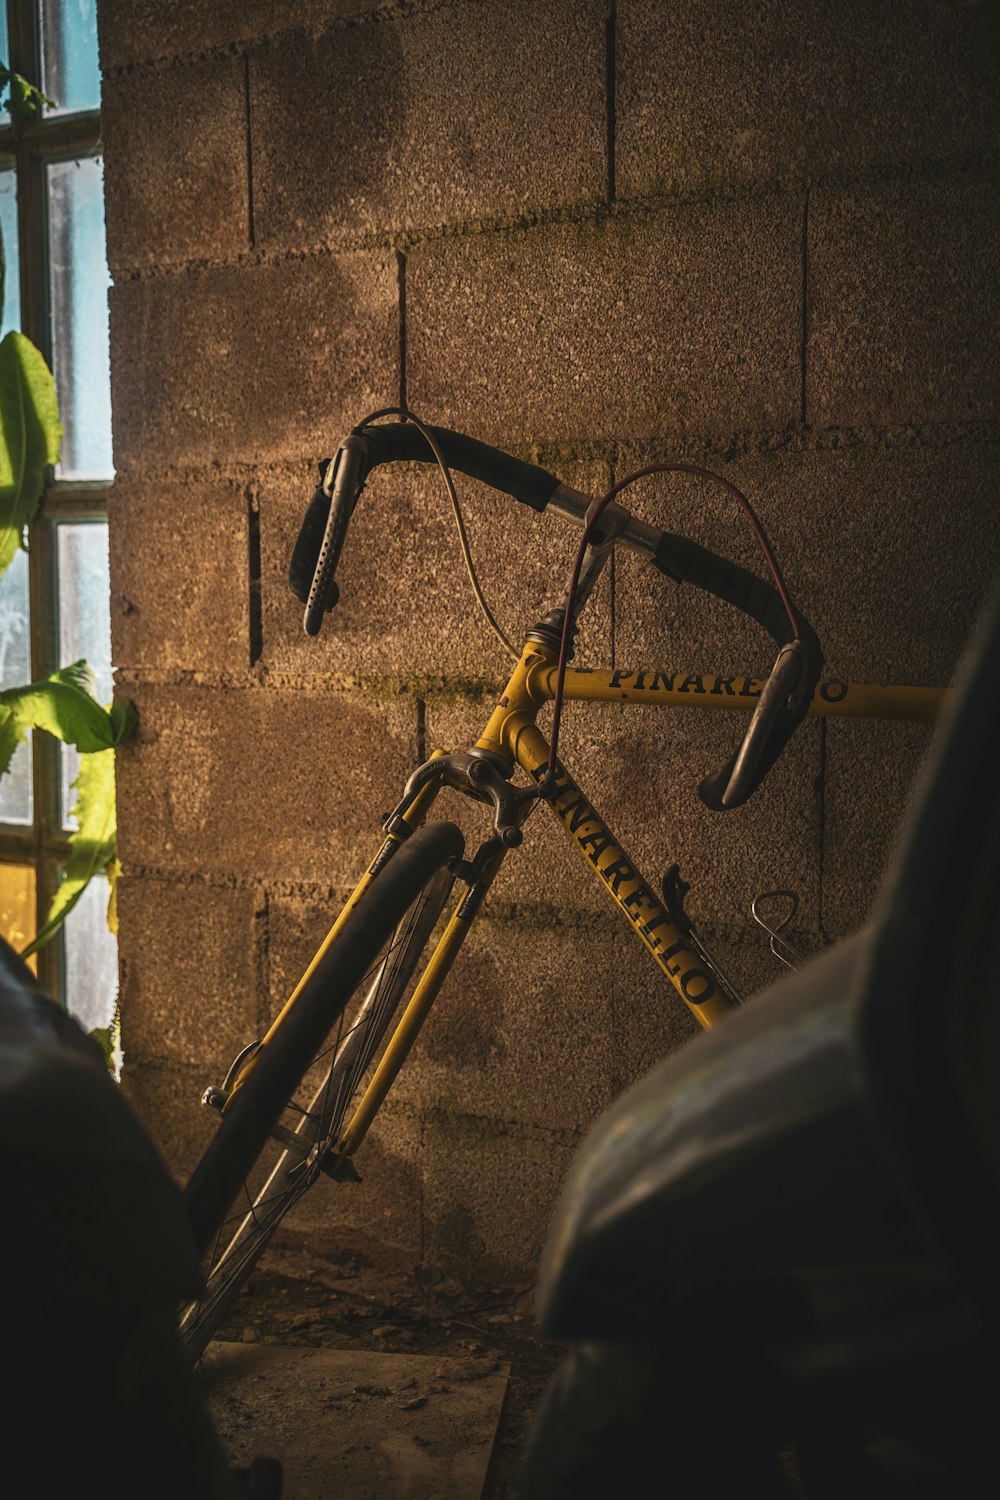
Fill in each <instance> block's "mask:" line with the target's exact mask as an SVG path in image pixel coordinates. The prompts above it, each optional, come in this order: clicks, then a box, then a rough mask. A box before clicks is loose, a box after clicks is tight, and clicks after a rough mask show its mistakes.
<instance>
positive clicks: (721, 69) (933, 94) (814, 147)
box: [615, 0, 998, 197]
mask: <svg viewBox="0 0 1000 1500" xmlns="http://www.w3.org/2000/svg"><path fill="white" fill-rule="evenodd" d="M617 12H618V28H617V68H616V78H617V86H616V99H615V103H616V109H615V115H616V146H617V153H616V154H617V185H618V191H619V193H620V194H621V195H622V196H626V197H628V196H633V195H638V194H643V193H649V192H657V191H660V192H662V191H666V192H676V191H683V190H685V189H688V190H690V189H692V188H695V187H705V186H709V185H714V184H723V185H730V184H732V185H737V184H738V185H751V184H756V183H761V182H768V181H771V180H775V179H778V180H780V179H787V178H789V177H805V176H815V175H817V174H821V173H837V172H850V173H851V174H852V175H855V174H859V173H862V172H865V171H871V170H878V169H884V168H886V167H888V166H898V165H903V164H912V163H923V162H924V161H926V160H928V159H930V160H934V159H939V160H940V159H942V158H947V157H955V156H960V155H962V154H963V153H967V152H970V151H975V150H977V149H978V150H985V149H989V148H990V147H995V146H996V144H997V138H998V112H997V108H996V94H995V90H994V89H993V88H992V80H991V76H990V74H991V69H990V59H991V58H992V57H994V56H995V51H996V37H995V33H994V31H993V30H992V29H991V22H990V21H989V20H988V19H987V15H986V12H985V11H984V10H982V9H981V8H979V7H975V6H943V5H937V4H934V3H932V0H927V3H924V4H918V5H912V4H880V5H871V4H867V3H865V0H848V3H846V4H841V5H838V6H836V7H828V6H824V5H817V4H815V3H814V0H798V3H795V4H792V5H787V4H784V5H782V4H778V3H777V0H769V3H767V4H764V5H757V6H755V7H754V9H753V11H752V12H748V11H746V10H745V9H744V8H742V7H739V6H734V5H732V4H731V3H729V0H708V3H707V4H700V5H697V6H673V7H669V8H668V7H665V6H663V5H661V4H659V3H657V0H619V4H618V8H617Z"/></svg>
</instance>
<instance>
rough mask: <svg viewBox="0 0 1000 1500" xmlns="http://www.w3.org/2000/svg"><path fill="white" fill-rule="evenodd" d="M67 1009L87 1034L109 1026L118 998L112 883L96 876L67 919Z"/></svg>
mask: <svg viewBox="0 0 1000 1500" xmlns="http://www.w3.org/2000/svg"><path fill="white" fill-rule="evenodd" d="M63 933H64V942H65V944H66V947H65V954H66V1009H67V1010H68V1011H69V1013H70V1015H71V1016H75V1017H76V1019H77V1020H78V1021H79V1022H80V1025H81V1026H82V1027H83V1029H84V1031H93V1029H94V1027H95V1026H107V1025H109V1024H110V1022H111V1019H112V1017H113V1016H114V1013H115V1000H116V999H117V997H118V944H117V942H116V941H115V938H114V935H113V934H112V933H111V932H110V931H109V929H108V882H107V880H106V879H105V878H104V876H103V875H98V876H96V877H95V878H94V879H93V880H92V881H91V882H90V884H89V885H88V887H87V889H86V890H85V891H84V893H83V895H82V896H81V897H80V899H79V901H78V902H77V903H76V905H75V906H74V908H73V910H72V911H71V912H70V914H69V916H68V917H67V918H66V925H65V927H64V928H63Z"/></svg>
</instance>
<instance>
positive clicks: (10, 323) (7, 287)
mask: <svg viewBox="0 0 1000 1500" xmlns="http://www.w3.org/2000/svg"><path fill="white" fill-rule="evenodd" d="M2 56H3V53H2V52H0V57H2ZM0 239H2V246H3V266H4V278H3V313H2V319H3V321H2V327H0V335H2V334H4V333H9V332H10V330H11V329H12V328H20V326H21V285H20V275H21V273H20V265H21V260H20V256H19V254H18V248H17V178H16V177H15V175H14V171H13V169H12V168H11V167H0Z"/></svg>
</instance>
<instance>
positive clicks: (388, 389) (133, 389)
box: [111, 252, 399, 472]
mask: <svg viewBox="0 0 1000 1500" xmlns="http://www.w3.org/2000/svg"><path fill="white" fill-rule="evenodd" d="M398 355H399V325H398V312H397V287H396V267H395V263H394V262H392V263H390V258H389V256H388V254H387V253H381V252H378V253H376V252H373V253H371V254H368V253H367V252H366V253H360V252H359V253H356V254H349V255H340V256H332V255H317V256H313V257H311V258H309V259H308V260H288V261H282V262H280V263H278V264H272V265H259V264H258V265H240V266H234V267H226V268H219V269H214V270H204V271H197V272H196V271H188V272H186V273H185V274H181V275H172V276H164V277H156V278H154V279H149V280H137V281H126V282H123V283H122V284H121V285H119V286H116V287H115V288H113V290H112V293H111V368H112V410H113V421H114V443H115V465H116V467H117V468H118V469H119V470H122V469H128V468H130V467H136V468H139V467H141V468H142V469H143V470H144V471H146V472H149V471H150V470H151V469H153V468H157V469H159V468H162V467H173V468H177V467H183V466H185V465H192V466H193V465H205V464H218V463H253V462H261V461H271V462H273V461H275V460H280V459H307V460H308V461H310V462H312V461H314V460H315V459H316V458H318V457H321V456H323V455H324V454H325V453H326V452H327V450H328V449H329V445H330V441H331V439H330V434H331V432H333V433H338V434H339V433H341V432H347V431H349V430H350V428H351V427H352V426H353V425H354V423H355V422H357V421H358V420H359V418H360V417H363V416H364V415H365V414H366V413H367V412H369V411H371V410H373V409H374V408H375V407H377V406H382V405H386V404H390V405H391V404H392V402H393V401H394V400H395V398H396V396H397V393H398Z"/></svg>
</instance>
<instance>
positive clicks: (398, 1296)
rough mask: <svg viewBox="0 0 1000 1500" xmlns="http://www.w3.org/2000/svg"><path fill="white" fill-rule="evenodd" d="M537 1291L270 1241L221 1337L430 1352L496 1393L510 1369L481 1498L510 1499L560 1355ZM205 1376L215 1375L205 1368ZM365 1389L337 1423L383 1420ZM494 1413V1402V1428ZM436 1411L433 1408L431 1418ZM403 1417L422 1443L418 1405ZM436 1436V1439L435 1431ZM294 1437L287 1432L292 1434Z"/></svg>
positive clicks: (442, 1367)
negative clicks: (465, 1281) (542, 1332)
mask: <svg viewBox="0 0 1000 1500" xmlns="http://www.w3.org/2000/svg"><path fill="white" fill-rule="evenodd" d="M533 1295H534V1288H533V1287H532V1286H530V1285H527V1284H525V1285H522V1286H518V1287H514V1288H499V1287H495V1286H491V1285H488V1284H485V1283H484V1284H482V1285H478V1286H477V1285H471V1286H470V1285H465V1286H462V1285H460V1284H459V1283H458V1282H457V1281H455V1280H453V1279H452V1278H449V1277H447V1276H444V1275H441V1274H438V1273H435V1272H434V1271H432V1270H427V1271H422V1272H418V1273H417V1274H413V1273H408V1272H403V1271H395V1270H387V1269H385V1268H380V1267H375V1266H372V1265H370V1264H367V1263H365V1261H364V1260H363V1259H361V1258H360V1257H357V1256H350V1255H346V1256H344V1257H343V1258H341V1259H338V1260H333V1259H329V1258H327V1257H326V1256H325V1255H323V1254H320V1253H317V1252H316V1251H315V1250H314V1249H311V1248H309V1247H307V1246H304V1245H302V1244H297V1243H286V1244H283V1245H280V1246H279V1245H272V1246H271V1247H270V1249H269V1251H268V1254H267V1256H266V1258H265V1261H263V1262H262V1263H261V1265H260V1267H259V1268H258V1269H257V1271H256V1272H255V1274H254V1277H253V1279H252V1281H251V1282H250V1284H249V1285H248V1287H247V1288H246V1289H245V1290H244V1292H243V1293H242V1294H241V1296H240V1298H239V1301H238V1302H237V1304H236V1306H235V1308H234V1309H233V1311H232V1313H231V1315H230V1318H229V1320H228V1323H227V1325H226V1327H225V1328H224V1329H223V1330H220V1336H221V1338H222V1339H225V1340H240V1341H243V1342H246V1343H264V1344H268V1343H270V1344H275V1345H281V1346H286V1347H287V1346H291V1347H295V1346H301V1347H303V1348H308V1347H311V1348H314V1349H326V1350H355V1351H359V1352H360V1351H371V1352H374V1353H381V1354H397V1355H430V1356H432V1357H433V1362H434V1365H433V1370H432V1372H431V1373H432V1374H437V1373H440V1372H443V1373H445V1374H447V1373H448V1371H449V1370H450V1371H451V1372H454V1373H458V1372H459V1371H461V1372H462V1376H461V1378H462V1379H463V1380H469V1379H472V1380H475V1379H477V1378H488V1379H489V1380H490V1381H491V1382H492V1388H493V1389H494V1390H496V1391H498V1392H499V1391H502V1390H503V1384H504V1382H503V1379H502V1378H501V1377H502V1376H503V1374H504V1372H505V1371H509V1373H507V1374H506V1390H505V1391H504V1392H503V1404H502V1407H501V1408H500V1412H499V1420H498V1422H497V1425H496V1432H495V1438H494V1440H493V1445H492V1454H491V1457H490V1460H489V1465H488V1469H487V1472H486V1479H485V1483H484V1485H483V1488H482V1492H481V1495H482V1500H513V1497H514V1495H515V1493H516V1474H517V1466H518V1462H519V1458H520V1453H521V1450H522V1447H523V1444H524V1440H525V1437H526V1435H527V1431H528V1428H529V1425H530V1422H531V1417H532V1414H533V1412H534V1409H535V1407H536V1405H537V1403H538V1401H539V1399H540V1397H541V1395H542V1392H543V1391H544V1388H545V1386H546V1384H547V1382H548V1379H549V1376H550V1374H551V1372H552V1371H553V1369H554V1368H555V1366H556V1364H557V1363H558V1362H559V1359H560V1357H561V1353H562V1351H561V1349H560V1348H559V1346H557V1345H555V1344H550V1343H547V1342H546V1341H544V1340H542V1339H541V1338H540V1337H539V1335H538V1332H537V1329H536V1327H535V1322H534V1315H533ZM387 1368H388V1366H387ZM426 1368H427V1369H428V1370H430V1369H431V1367H430V1365H428V1366H427V1367H426ZM391 1373H392V1372H391V1371H390V1374H391ZM403 1374H406V1372H405V1371H403ZM206 1376H207V1377H208V1378H211V1371H210V1370H208V1369H206ZM498 1380H499V1385H498V1384H497V1382H498ZM390 1383H391V1381H390ZM363 1384H364V1382H362V1385H363ZM383 1394H384V1393H383ZM483 1394H484V1396H485V1395H486V1390H485V1387H484V1390H483ZM364 1396H365V1392H364V1390H363V1389H362V1390H361V1391H360V1393H359V1396H358V1397H357V1398H355V1399H352V1400H350V1401H348V1403H347V1406H346V1409H345V1410H344V1411H343V1412H340V1413H337V1416H336V1420H339V1421H342V1422H352V1423H353V1424H354V1425H355V1426H356V1427H358V1426H360V1425H362V1424H363V1423H364V1422H365V1421H366V1420H367V1421H371V1422H375V1421H377V1420H381V1421H383V1422H384V1417H382V1416H380V1415H379V1413H378V1412H377V1410H376V1405H375V1403H373V1402H371V1401H369V1402H365V1400H364ZM418 1399H419V1398H418ZM432 1405H433V1403H432ZM493 1411H495V1404H494V1407H493V1408H492V1410H491V1412H490V1422H491V1425H492V1420H493V1417H492V1412H493ZM432 1416H433V1412H432V1411H431V1410H430V1409H428V1411H427V1420H428V1422H429V1421H430V1420H431V1418H432ZM406 1420H407V1423H408V1424H409V1425H411V1426H413V1427H414V1431H415V1433H416V1441H417V1442H418V1443H419V1442H421V1441H422V1440H423V1439H422V1437H421V1433H420V1412H419V1410H417V1411H415V1412H413V1413H412V1414H411V1413H407V1414H406ZM431 1435H432V1434H431V1429H430V1428H429V1427H428V1433H427V1436H428V1438H430V1437H431ZM433 1437H434V1441H438V1434H437V1433H434V1434H433ZM456 1437H460V1434H456ZM295 1440H296V1439H295V1435H294V1432H292V1433H290V1435H289V1438H288V1441H289V1442H294V1441H295ZM274 1456H277V1457H280V1456H281V1455H280V1454H277V1455H274ZM440 1500H448V1497H447V1495H441V1497H440Z"/></svg>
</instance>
